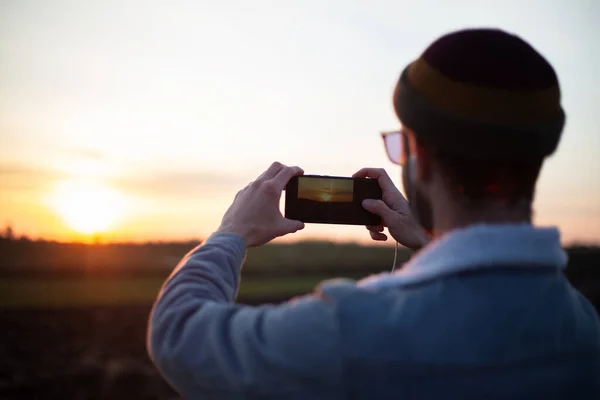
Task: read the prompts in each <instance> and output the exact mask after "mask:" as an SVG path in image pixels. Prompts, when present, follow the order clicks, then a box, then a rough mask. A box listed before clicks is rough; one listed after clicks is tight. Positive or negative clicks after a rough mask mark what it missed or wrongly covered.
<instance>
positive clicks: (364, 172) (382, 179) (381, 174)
mask: <svg viewBox="0 0 600 400" xmlns="http://www.w3.org/2000/svg"><path fill="white" fill-rule="evenodd" d="M352 177H353V178H372V179H377V182H378V183H379V186H381V189H382V190H383V191H384V192H387V191H392V190H398V189H397V188H396V185H394V182H392V179H391V178H390V176H389V175H388V173H387V172H386V171H385V169H383V168H363V169H361V170H359V171H358V172H356V173H355V174H354V175H352Z"/></svg>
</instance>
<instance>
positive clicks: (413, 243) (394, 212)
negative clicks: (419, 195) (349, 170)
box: [353, 168, 431, 250]
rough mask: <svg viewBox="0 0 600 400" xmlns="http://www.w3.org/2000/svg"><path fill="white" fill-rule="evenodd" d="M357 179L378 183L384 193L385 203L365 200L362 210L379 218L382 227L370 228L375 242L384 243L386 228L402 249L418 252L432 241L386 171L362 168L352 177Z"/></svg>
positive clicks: (368, 227) (383, 201) (383, 200)
mask: <svg viewBox="0 0 600 400" xmlns="http://www.w3.org/2000/svg"><path fill="white" fill-rule="evenodd" d="M353 177H354V178H372V179H377V182H378V183H379V186H380V187H381V191H382V200H365V201H363V207H364V208H365V209H366V210H367V211H369V212H372V213H373V214H376V215H379V216H380V217H381V219H382V221H383V224H382V225H378V226H367V229H368V230H369V233H370V234H371V238H372V239H373V240H379V241H385V240H387V236H386V234H385V233H383V228H384V226H386V227H387V228H388V231H389V232H390V235H392V237H393V238H394V239H395V240H396V241H397V242H398V243H400V244H401V245H403V246H406V247H408V248H409V249H412V250H418V249H420V248H421V247H423V246H425V245H426V244H427V243H429V241H430V240H431V239H430V238H429V236H428V235H427V234H426V233H425V232H424V231H423V229H421V227H420V226H419V224H418V223H417V221H416V220H415V218H414V217H413V215H412V212H411V211H410V207H409V205H408V202H407V201H406V199H405V198H404V196H403V195H402V193H400V191H399V190H398V188H397V187H396V186H395V185H394V182H392V180H391V179H390V177H389V175H388V174H387V172H385V170H384V169H383V168H363V169H361V170H360V171H358V172H357V173H355V174H354V175H353Z"/></svg>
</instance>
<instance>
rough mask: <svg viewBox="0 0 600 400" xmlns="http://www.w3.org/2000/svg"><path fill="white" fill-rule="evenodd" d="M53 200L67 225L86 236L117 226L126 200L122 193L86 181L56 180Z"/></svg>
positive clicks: (55, 208) (53, 208)
mask: <svg viewBox="0 0 600 400" xmlns="http://www.w3.org/2000/svg"><path fill="white" fill-rule="evenodd" d="M50 203H51V204H50V205H51V208H52V210H54V211H55V212H56V213H57V214H58V216H60V217H61V218H62V220H63V221H64V222H65V223H66V224H67V226H68V227H70V228H71V229H73V230H74V231H76V232H78V233H81V234H84V235H92V234H98V233H103V232H106V231H107V230H109V229H112V228H114V227H115V225H117V224H118V223H119V222H120V219H121V218H122V217H123V213H124V209H125V199H124V197H123V195H121V194H120V193H119V192H117V191H115V190H113V189H111V188H108V187H106V186H103V185H101V184H98V183H96V182H90V181H86V180H68V181H62V182H59V183H57V184H56V187H55V189H54V192H53V193H52V195H51V200H50Z"/></svg>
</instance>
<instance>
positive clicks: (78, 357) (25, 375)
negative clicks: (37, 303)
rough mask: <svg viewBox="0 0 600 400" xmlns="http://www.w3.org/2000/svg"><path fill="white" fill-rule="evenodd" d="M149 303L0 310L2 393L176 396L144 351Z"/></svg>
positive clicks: (34, 396) (54, 396)
mask: <svg viewBox="0 0 600 400" xmlns="http://www.w3.org/2000/svg"><path fill="white" fill-rule="evenodd" d="M149 311H150V306H149V305H148V306H114V307H110V306H108V307H107V306H104V307H96V308H92V307H88V308H81V309H56V310H31V309H26V310H2V311H0V327H1V329H0V335H1V339H0V341H1V345H0V399H3V400H4V399H31V400H34V399H67V400H71V399H91V400H93V399H112V400H121V399H148V400H150V399H157V400H158V399H161V400H163V399H176V398H178V397H177V395H176V394H175V392H173V391H172V390H171V389H170V388H169V386H168V385H167V384H166V383H165V382H164V381H163V380H162V378H161V377H160V376H159V375H158V373H157V372H156V370H155V369H154V367H153V366H152V364H151V362H150V361H149V359H148V356H147V353H146V349H145V347H144V343H145V341H144V336H145V333H146V321H147V318H148V313H149Z"/></svg>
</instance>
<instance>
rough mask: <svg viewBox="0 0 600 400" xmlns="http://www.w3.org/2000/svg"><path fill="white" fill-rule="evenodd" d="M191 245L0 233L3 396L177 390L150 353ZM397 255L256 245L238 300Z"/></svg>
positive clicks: (590, 270)
mask: <svg viewBox="0 0 600 400" xmlns="http://www.w3.org/2000/svg"><path fill="white" fill-rule="evenodd" d="M191 247H192V244H190V243H185V244H146V245H133V244H130V245H98V246H84V245H79V244H72V245H64V244H58V243H48V242H43V243H36V242H28V241H6V240H0V326H1V327H2V329H1V330H0V343H2V345H1V346H0V399H2V400H4V399H66V400H71V399H111V400H121V399H156V400H166V399H177V398H178V396H177V394H176V393H175V392H174V391H173V390H172V389H171V388H170V387H169V386H168V385H167V384H166V383H165V382H164V381H163V380H162V378H161V377H160V376H159V375H158V373H157V372H156V370H155V369H154V367H153V365H152V363H151V362H150V360H149V359H148V356H147V352H146V349H145V335H146V324H147V319H148V314H149V312H150V308H151V304H152V301H153V300H154V298H155V296H156V294H157V293H158V291H159V289H160V286H161V284H162V283H163V281H164V279H165V278H166V277H167V276H168V274H169V272H170V270H171V269H172V268H173V266H174V265H175V263H176V262H177V260H178V259H179V257H181V256H182V255H183V254H185V252H186V251H188V250H189V249H190V248H191ZM569 255H570V260H571V264H570V266H569V268H568V269H567V276H568V277H569V279H570V280H571V281H572V282H573V284H574V285H575V286H577V287H578V288H580V290H582V292H583V293H584V294H586V295H587V296H588V297H589V298H590V299H592V301H593V302H594V303H595V305H596V307H597V309H599V310H600V290H599V289H600V265H599V264H600V249H598V248H584V247H581V248H571V249H569ZM409 256H410V254H409V253H408V252H406V251H402V252H401V254H400V259H401V260H406V259H408V257H409ZM392 258H393V250H392V249H390V248H389V247H373V248H369V247H360V246H357V245H352V244H348V245H333V244H330V243H300V244H296V245H279V246H276V245H273V246H265V247H263V248H260V249H255V250H253V251H251V252H250V253H249V254H248V257H247V260H246V263H245V265H244V268H243V270H242V271H243V272H242V276H243V278H242V286H241V288H240V294H239V297H238V300H239V301H240V302H242V303H246V304H261V303H277V302H280V301H284V300H285V299H287V298H289V297H292V296H294V295H297V294H300V293H305V292H307V291H310V290H311V289H312V288H313V287H314V285H315V284H316V283H317V282H319V281H321V280H323V279H327V278H331V277H335V276H345V277H352V278H359V277H361V276H365V275H368V274H370V273H375V272H380V271H382V270H385V269H387V268H389V267H390V263H391V260H392ZM365 266H368V267H366V268H365Z"/></svg>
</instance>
